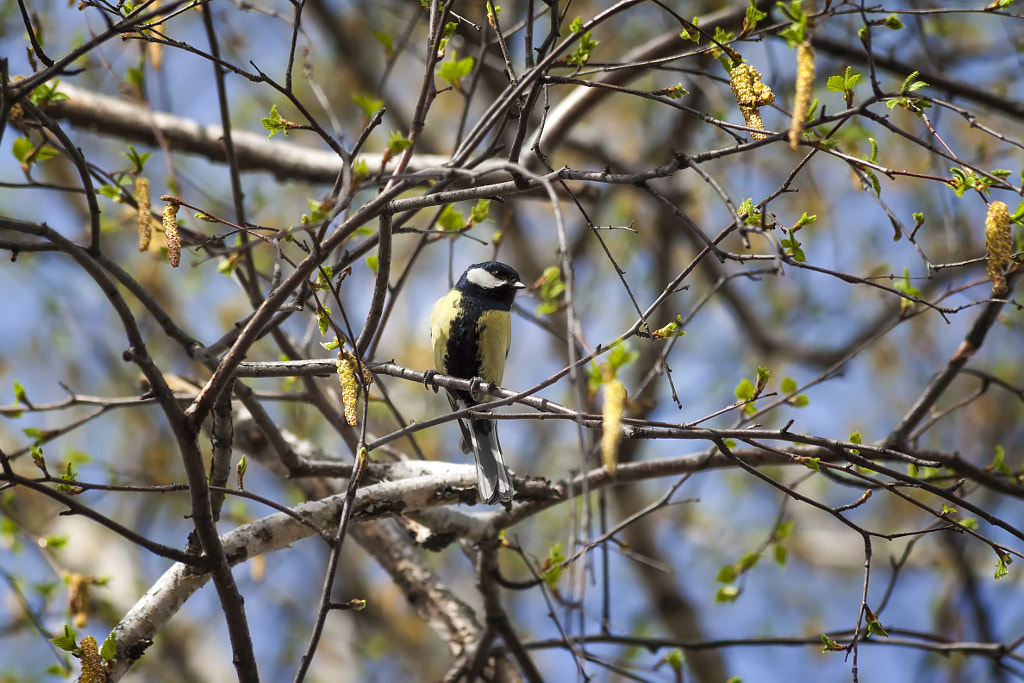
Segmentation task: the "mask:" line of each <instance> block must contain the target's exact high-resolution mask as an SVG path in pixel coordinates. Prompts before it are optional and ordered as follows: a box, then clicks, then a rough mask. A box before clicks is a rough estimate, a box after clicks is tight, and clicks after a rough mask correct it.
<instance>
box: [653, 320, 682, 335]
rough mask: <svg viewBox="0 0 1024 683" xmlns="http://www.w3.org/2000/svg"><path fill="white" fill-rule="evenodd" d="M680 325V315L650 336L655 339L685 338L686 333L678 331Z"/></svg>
mask: <svg viewBox="0 0 1024 683" xmlns="http://www.w3.org/2000/svg"><path fill="white" fill-rule="evenodd" d="M682 324H683V317H682V316H681V315H677V316H676V319H675V320H674V321H672V322H670V323H669V324H668V325H665V326H664V327H661V328H658V329H657V330H655V331H654V332H653V333H651V336H652V337H653V338H655V339H672V338H673V337H682V336H685V335H686V332H685V331H684V330H682V329H680V327H682Z"/></svg>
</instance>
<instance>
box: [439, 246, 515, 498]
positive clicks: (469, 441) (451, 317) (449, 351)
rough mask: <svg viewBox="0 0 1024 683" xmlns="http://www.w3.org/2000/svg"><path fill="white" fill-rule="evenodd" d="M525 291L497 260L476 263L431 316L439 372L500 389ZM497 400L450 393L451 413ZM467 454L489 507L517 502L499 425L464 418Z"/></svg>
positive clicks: (480, 491)
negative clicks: (518, 300)
mask: <svg viewBox="0 0 1024 683" xmlns="http://www.w3.org/2000/svg"><path fill="white" fill-rule="evenodd" d="M524 287H526V285H524V284H523V283H522V282H520V281H519V273H517V272H516V271H515V269H513V268H511V267H510V266H507V265H505V264H504V263H498V262H497V261H486V262H484V263H474V264H473V265H471V266H470V267H469V268H467V269H466V272H465V273H463V274H462V277H460V278H459V281H458V282H457V283H456V284H455V287H454V288H452V290H451V291H450V292H448V293H447V294H446V295H444V296H443V297H441V299H439V300H438V302H437V303H436V304H434V310H433V311H432V312H431V314H430V339H431V343H432V344H433V350H434V368H435V369H436V370H437V372H440V373H441V374H444V375H451V376H452V377H461V378H463V379H470V380H473V379H481V380H483V381H484V382H494V383H495V384H501V379H502V376H503V375H504V374H505V358H506V356H508V348H509V343H510V342H511V340H512V316H511V315H510V314H509V311H511V310H512V300H513V299H515V296H516V292H517V291H518V290H520V289H522V288H524ZM490 400H492V399H491V397H489V396H486V395H485V396H484V397H483V398H482V399H479V400H478V399H477V397H475V396H473V395H472V394H471V393H470V392H468V391H448V401H449V402H450V403H451V405H452V410H461V409H463V408H468V407H470V406H475V405H479V404H480V403H481V402H486V401H490ZM459 428H460V429H461V430H462V444H461V445H462V450H463V452H468V451H469V450H470V449H472V450H473V457H474V458H476V480H477V489H478V492H479V494H480V499H481V500H483V501H484V502H485V503H487V504H488V505H490V504H493V503H496V502H499V501H500V502H502V503H504V502H507V501H510V500H512V494H513V489H512V479H511V477H510V476H509V473H508V468H507V467H505V461H504V460H502V457H501V446H500V445H499V444H498V430H497V426H496V425H495V423H494V420H469V419H460V420H459Z"/></svg>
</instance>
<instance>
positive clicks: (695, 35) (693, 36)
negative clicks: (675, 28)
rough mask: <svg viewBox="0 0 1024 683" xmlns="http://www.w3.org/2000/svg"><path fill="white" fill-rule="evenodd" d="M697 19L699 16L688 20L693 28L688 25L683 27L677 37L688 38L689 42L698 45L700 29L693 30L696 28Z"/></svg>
mask: <svg viewBox="0 0 1024 683" xmlns="http://www.w3.org/2000/svg"><path fill="white" fill-rule="evenodd" d="M698 20H700V17H694V18H693V20H692V21H691V22H690V23H691V24H693V28H692V29H691V28H690V27H686V28H684V29H683V30H682V31H681V32H680V33H679V37H680V38H682V39H683V40H689V41H690V42H693V43H697V44H698V45H699V44H700V31H697V30H695V29H696V28H697V21H698Z"/></svg>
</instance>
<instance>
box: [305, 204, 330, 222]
mask: <svg viewBox="0 0 1024 683" xmlns="http://www.w3.org/2000/svg"><path fill="white" fill-rule="evenodd" d="M306 208H308V209H309V213H308V214H302V224H303V225H312V224H315V223H319V222H320V221H322V220H324V219H325V218H327V212H328V210H329V209H330V208H331V204H330V202H320V201H317V200H316V199H306Z"/></svg>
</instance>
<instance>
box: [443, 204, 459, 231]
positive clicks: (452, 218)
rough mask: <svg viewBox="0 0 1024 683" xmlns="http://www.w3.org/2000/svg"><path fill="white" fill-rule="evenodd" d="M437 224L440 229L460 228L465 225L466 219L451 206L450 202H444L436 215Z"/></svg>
mask: <svg viewBox="0 0 1024 683" xmlns="http://www.w3.org/2000/svg"><path fill="white" fill-rule="evenodd" d="M437 224H438V226H440V228H441V229H442V230H452V231H455V230H462V229H463V228H464V227H466V219H464V218H463V217H462V214H461V213H459V212H458V211H456V210H455V209H454V208H452V205H451V204H446V205H445V207H444V208H443V209H441V214H440V215H439V216H438V217H437Z"/></svg>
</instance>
